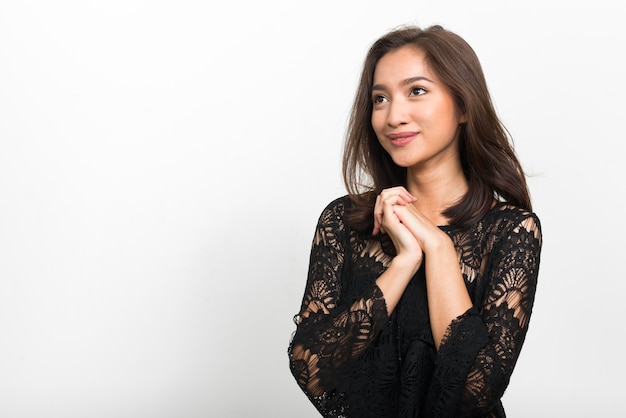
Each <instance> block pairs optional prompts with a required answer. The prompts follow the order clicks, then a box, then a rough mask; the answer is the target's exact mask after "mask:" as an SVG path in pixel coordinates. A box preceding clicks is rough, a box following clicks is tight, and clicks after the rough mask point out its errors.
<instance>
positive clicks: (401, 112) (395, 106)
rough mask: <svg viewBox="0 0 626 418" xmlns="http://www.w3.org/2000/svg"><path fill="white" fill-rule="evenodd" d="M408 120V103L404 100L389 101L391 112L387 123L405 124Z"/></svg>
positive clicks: (391, 124)
mask: <svg viewBox="0 0 626 418" xmlns="http://www.w3.org/2000/svg"><path fill="white" fill-rule="evenodd" d="M407 122H408V113H407V108H406V104H405V103H402V100H393V101H392V102H391V103H389V112H388V113H387V124H388V125H389V126H391V127H396V126H400V125H404V124H406V123H407Z"/></svg>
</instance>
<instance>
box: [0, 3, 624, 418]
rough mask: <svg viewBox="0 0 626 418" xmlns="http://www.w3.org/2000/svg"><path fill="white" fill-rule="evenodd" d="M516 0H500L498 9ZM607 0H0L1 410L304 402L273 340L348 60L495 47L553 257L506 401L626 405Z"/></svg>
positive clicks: (614, 85) (290, 304)
mask: <svg viewBox="0 0 626 418" xmlns="http://www.w3.org/2000/svg"><path fill="white" fill-rule="evenodd" d="M505 3H506V4H514V5H511V6H507V5H505ZM625 18H626V14H625V13H624V11H623V9H622V6H621V5H620V2H618V1H615V2H609V1H606V2H604V1H586V2H584V3H583V2H581V3H576V2H571V1H559V2H549V1H540V2H539V1H538V2H528V1H524V2H502V1H498V2H497V1H492V2H487V1H472V2H467V1H457V2H451V1H439V2H435V1H429V2H424V1H416V0H413V1H389V2H381V1H319V0H318V1H316V2H307V3H304V2H295V1H286V0H285V1H269V2H268V1H266V2H256V1H247V2H236V1H232V2H224V3H212V2H206V1H199V0H198V1H165V0H163V1H159V0H151V1H148V0H145V1H141V0H113V1H111V0H109V1H106V2H105V1H84V0H80V1H79V0H76V1H69V0H63V1H54V2H52V1H44V0H40V1H20V2H18V1H9V0H2V1H1V2H0V416H1V417H3V418H26V417H29V418H30V417H34V418H39V417H43V418H48V417H50V418H53V417H63V418H99V417H107V418H109V417H116V418H126V417H128V418H140V417H141V418H144V417H145V418H161V417H163V418H170V417H172V418H193V417H273V418H275V417H290V418H291V417H316V416H317V414H316V413H315V411H314V409H313V407H312V406H311V405H310V404H309V402H308V400H307V399H306V397H305V396H304V394H303V393H302V392H301V391H300V389H299V388H298V386H297V385H296V383H295V380H294V379H293V378H292V376H291V374H290V372H289V368H288V362H287V354H286V353H287V345H288V342H289V338H290V335H291V332H292V331H293V330H294V325H293V322H292V317H293V315H294V314H296V313H297V310H298V308H299V306H300V299H301V297H302V293H303V290H304V284H305V280H306V271H307V262H308V255H309V254H308V252H309V247H310V243H311V239H312V236H313V231H314V227H315V223H316V221H317V216H318V215H319V213H320V212H321V210H322V209H323V207H324V206H325V205H326V204H327V203H328V202H329V201H330V200H332V199H334V198H335V197H338V196H339V195H341V194H343V193H344V189H343V186H342V182H341V178H340V157H341V156H340V151H341V145H342V141H343V137H344V132H345V126H346V122H347V116H348V112H349V109H350V106H351V102H352V97H353V94H354V90H355V87H356V84H357V78H358V75H359V70H360V67H361V63H362V59H363V57H364V55H365V53H366V51H367V49H368V47H369V45H370V44H371V42H373V41H374V40H375V39H376V38H377V37H379V36H381V35H382V34H383V33H385V32H386V31H388V30H389V29H392V28H393V27H395V26H397V25H400V24H404V23H413V24H418V25H422V26H427V25H430V24H433V23H440V24H442V25H444V26H445V27H447V28H448V29H451V30H453V31H455V32H457V33H459V34H460V35H461V36H463V37H464V38H465V39H466V40H467V41H468V42H469V43H470V44H471V45H472V46H473V47H474V49H475V50H476V52H477V54H478V56H479V58H480V59H481V62H482V64H483V67H484V71H485V73H486V77H487V80H488V84H489V87H490V89H491V93H492V96H493V99H494V102H495V104H496V107H497V110H498V112H499V114H500V116H501V118H502V120H503V121H504V123H505V125H506V126H507V127H508V128H509V130H510V131H511V133H512V135H513V137H514V139H515V144H516V147H517V150H518V154H519V156H520V159H521V161H522V163H523V165H524V167H525V168H526V169H527V170H528V172H529V174H530V175H531V177H530V179H529V181H530V187H531V191H532V196H533V198H534V204H535V211H536V212H537V213H538V215H539V216H540V218H541V221H542V224H543V230H544V240H545V241H544V251H543V254H542V257H543V259H542V265H541V269H540V278H539V280H540V282H539V288H538V294H537V299H536V305H535V311H534V315H533V318H532V320H531V327H530V331H529V334H528V338H527V340H526V345H525V347H524V350H523V352H522V356H521V358H520V360H519V363H518V367H517V369H516V371H515V373H514V374H513V377H512V381H511V384H510V386H509V388H508V390H507V392H506V394H505V397H504V402H505V407H506V409H507V412H508V415H509V416H510V417H511V418H522V417H531V416H532V417H591V416H606V417H609V416H615V417H617V416H623V413H624V402H623V399H622V398H623V376H624V372H625V364H624V356H623V354H622V348H621V345H620V344H618V341H619V340H618V337H620V335H621V336H623V334H624V325H623V316H624V314H623V302H624V294H625V292H626V285H625V284H624V281H625V279H626V274H625V273H624V255H623V250H624V244H623V240H624V237H625V236H626V228H625V226H624V207H623V206H622V203H621V202H622V200H621V199H622V196H623V192H624V190H625V187H624V180H625V179H626V177H625V175H624V171H625V170H624V165H625V164H624V155H625V153H624V151H625V146H624V141H625V139H626V138H625V135H624V122H623V120H624V118H623V113H624V110H625V108H624V101H625V98H626V83H625V82H624V74H626V65H625V64H624V61H623V55H624V45H625V44H626V29H624V20H625Z"/></svg>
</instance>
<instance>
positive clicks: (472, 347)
mask: <svg viewBox="0 0 626 418" xmlns="http://www.w3.org/2000/svg"><path fill="white" fill-rule="evenodd" d="M505 231H508V233H505V234H504V236H502V237H501V238H500V240H499V243H498V244H497V245H496V246H495V248H494V249H493V251H492V259H493V261H492V265H491V269H490V272H489V275H488V277H486V278H485V280H486V283H487V289H486V292H485V296H484V299H483V303H482V305H481V306H476V307H473V308H471V309H469V310H468V311H467V312H465V313H463V315H461V316H460V317H458V318H456V319H455V320H453V321H452V323H451V324H450V326H449V327H448V329H447V330H446V332H445V335H444V337H443V339H442V342H441V346H440V349H439V352H438V355H437V361H436V362H437V363H436V368H435V373H434V376H433V379H432V382H431V386H430V390H429V395H428V401H427V405H428V413H430V414H433V416H442V417H446V416H450V417H473V416H485V415H486V414H487V413H488V412H489V411H491V410H493V408H494V407H496V405H497V404H498V402H499V401H500V399H501V397H502V395H503V394H504V390H505V389H506V387H507V386H508V383H509V380H510V377H511V374H512V373H513V368H514V366H515V363H516V361H517V358H518V357H519V354H520V351H521V348H522V344H523V342H524V339H525V336H526V332H527V330H528V323H529V319H530V315H531V312H532V306H533V303H534V298H535V290H536V287H537V276H538V270H539V259H540V253H541V244H542V235H541V227H540V224H539V220H538V218H537V217H536V216H535V215H532V214H527V216H526V217H525V218H523V219H522V220H521V221H518V222H516V223H514V224H511V227H509V228H508V229H507V230H505Z"/></svg>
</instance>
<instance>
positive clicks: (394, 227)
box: [372, 187, 423, 271]
mask: <svg viewBox="0 0 626 418" xmlns="http://www.w3.org/2000/svg"><path fill="white" fill-rule="evenodd" d="M414 201H415V198H414V197H413V196H411V194H410V193H409V192H408V191H407V190H406V189H405V188H404V187H393V188H390V189H385V190H383V191H382V192H381V194H380V195H378V197H377V198H376V204H375V205H374V230H373V232H372V234H373V235H378V234H379V233H383V234H387V235H389V237H390V238H391V241H392V242H393V245H394V247H395V248H396V253H397V255H396V257H395V261H396V263H398V262H401V261H402V264H405V265H407V267H408V265H411V266H412V268H411V269H412V270H414V271H417V269H418V268H419V266H420V265H421V263H422V259H423V251H422V248H421V246H420V244H419V242H418V240H417V238H416V237H415V236H414V234H413V233H412V232H411V231H410V230H409V229H408V228H407V227H406V225H404V224H403V223H402V222H401V219H400V218H399V217H398V215H397V211H398V209H399V208H403V207H407V206H412V205H411V203H412V202H414Z"/></svg>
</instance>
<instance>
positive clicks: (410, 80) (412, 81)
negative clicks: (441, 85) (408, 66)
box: [402, 76, 434, 85]
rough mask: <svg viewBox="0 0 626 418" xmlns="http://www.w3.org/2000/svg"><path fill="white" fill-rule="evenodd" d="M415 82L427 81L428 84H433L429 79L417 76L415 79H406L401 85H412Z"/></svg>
mask: <svg viewBox="0 0 626 418" xmlns="http://www.w3.org/2000/svg"><path fill="white" fill-rule="evenodd" d="M416 81H428V82H429V83H434V81H433V80H431V79H429V78H426V77H423V76H417V77H411V78H407V79H406V80H404V81H403V82H402V84H404V85H407V84H412V83H415V82H416Z"/></svg>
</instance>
